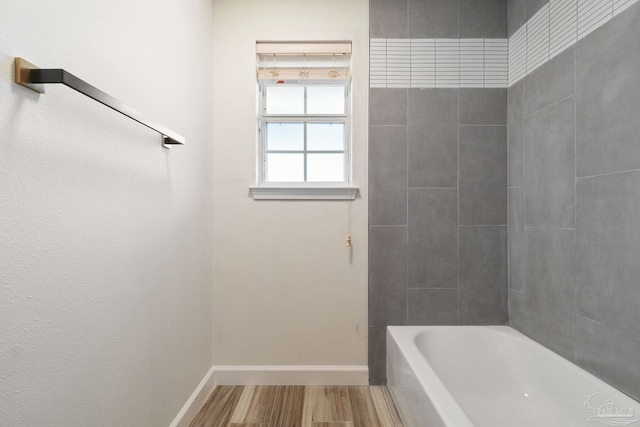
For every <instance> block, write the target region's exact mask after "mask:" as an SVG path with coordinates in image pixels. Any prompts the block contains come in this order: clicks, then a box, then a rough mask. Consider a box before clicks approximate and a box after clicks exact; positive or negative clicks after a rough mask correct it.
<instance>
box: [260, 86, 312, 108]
mask: <svg viewBox="0 0 640 427" xmlns="http://www.w3.org/2000/svg"><path fill="white" fill-rule="evenodd" d="M267 114H304V88H303V87H291V86H267Z"/></svg>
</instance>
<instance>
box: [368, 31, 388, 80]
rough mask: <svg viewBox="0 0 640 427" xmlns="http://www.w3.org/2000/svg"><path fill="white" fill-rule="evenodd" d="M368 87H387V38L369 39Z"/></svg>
mask: <svg viewBox="0 0 640 427" xmlns="http://www.w3.org/2000/svg"><path fill="white" fill-rule="evenodd" d="M369 87H371V88H386V87H387V39H371V40H369Z"/></svg>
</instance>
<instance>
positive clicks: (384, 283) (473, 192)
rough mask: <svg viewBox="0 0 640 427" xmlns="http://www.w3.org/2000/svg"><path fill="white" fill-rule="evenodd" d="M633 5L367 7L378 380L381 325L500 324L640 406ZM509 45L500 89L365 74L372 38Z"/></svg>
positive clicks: (637, 17) (373, 375)
mask: <svg viewBox="0 0 640 427" xmlns="http://www.w3.org/2000/svg"><path fill="white" fill-rule="evenodd" d="M634 3H635V2H634V1H623V0H614V1H612V0H605V1H602V0H599V1H597V2H589V5H587V3H585V2H583V1H582V0H554V1H552V2H550V3H548V2H544V1H540V0H509V1H498V0H495V1H494V0H482V1H477V0H459V1H448V0H420V1H418V0H404V1H400V0H398V1H383V0H372V1H371V3H370V6H371V15H370V16H371V17H370V19H371V35H370V36H371V38H372V53H371V55H372V65H371V66H372V71H371V74H372V77H371V86H372V87H371V89H370V119H369V125H370V136H369V145H370V147H369V149H370V155H369V173H370V178H369V182H370V209H369V234H370V255H369V365H370V381H371V383H372V384H380V383H383V382H384V381H385V368H384V360H385V348H384V343H385V339H384V338H385V335H384V331H385V327H386V326H387V325H407V324H408V325H434V324H449V325H455V324H502V323H507V322H508V323H510V324H511V325H512V326H514V327H515V328H517V329H518V330H520V331H521V332H523V333H525V334H526V335H529V336H530V337H532V338H534V339H535V340H537V341H539V342H540V343H542V344H543V345H545V346H547V347H549V348H551V349H552V350H554V351H556V352H557V353H559V354H561V355H562V356H564V357H565V358H567V359H569V360H571V361H573V362H575V363H577V364H578V365H580V366H582V367H584V368H585V369H587V370H589V371H590V372H592V373H594V374H596V375H597V376H599V377H600V378H602V379H604V380H606V381H608V382H610V383H611V384H613V385H614V386H616V387H617V388H619V389H621V390H622V391H624V392H626V393H628V394H630V395H631V396H633V397H635V398H636V399H638V398H639V397H640V386H639V384H640V328H639V327H638V326H637V325H640V315H639V314H638V310H637V307H638V306H639V305H640V292H638V291H639V290H640V287H639V285H638V282H637V279H636V278H637V277H640V274H639V273H640V271H637V270H638V267H636V265H638V263H637V260H638V259H640V232H638V230H640V220H638V219H637V215H635V213H636V212H637V211H638V210H639V209H638V208H640V191H637V188H640V185H639V184H640V173H639V172H638V170H640V149H639V146H638V135H640V122H639V121H638V120H637V119H638V117H640V85H638V80H639V78H638V73H637V70H638V69H640V46H639V45H638V43H637V40H638V39H639V37H640V6H639V5H638V4H634ZM585 5H586V6H585ZM585 7H592V8H594V9H593V10H595V11H594V12H590V11H587V10H586V9H585ZM507 22H508V24H507ZM560 35H562V36H560ZM506 37H510V45H509V71H510V73H509V82H508V84H507V85H504V86H505V88H495V87H494V88H490V87H489V85H486V84H485V85H484V86H483V87H480V88H466V87H464V82H463V81H462V79H461V78H460V79H459V80H458V81H457V85H455V84H451V85H450V86H452V87H437V86H438V85H436V87H435V88H417V87H403V88H400V87H396V86H394V85H393V83H394V79H396V77H391V78H388V79H387V80H386V81H385V82H386V83H387V84H386V85H385V86H380V85H379V83H380V79H379V78H378V81H375V79H374V77H375V76H374V74H375V73H376V70H374V66H375V63H374V58H373V55H375V53H376V52H375V47H374V45H375V41H376V39H378V40H379V39H410V40H412V41H413V40H421V41H422V42H424V40H425V39H428V40H429V39H434V40H436V42H437V40H438V39H442V38H446V39H452V38H459V39H461V40H460V42H459V45H460V46H462V45H463V40H462V39H465V40H466V39H474V40H478V39H485V40H487V39H501V38H506ZM423 44H424V43H423ZM388 45H389V43H387V46H388ZM485 45H486V42H485ZM459 52H460V53H459V55H460V57H459V58H460V62H459V63H458V67H459V71H458V73H459V76H462V75H463V72H464V64H462V55H463V51H462V47H461V48H460V51H459ZM385 59H386V61H387V63H389V64H391V63H392V62H394V61H395V57H394V56H393V55H390V54H389V48H387V52H386V57H385ZM436 59H437V58H436ZM485 59H486V56H485ZM390 60H391V62H389V61H390ZM391 65H394V64H391ZM390 69H391V67H389V66H387V68H386V71H387V72H388V71H389V70H390ZM485 71H486V64H485ZM388 74H389V75H390V76H391V75H395V74H397V73H388ZM388 82H391V83H392V84H388ZM485 82H486V80H485ZM409 83H410V84H409V86H411V83H412V81H411V80H410V81H409ZM454 83H455V82H454ZM376 84H378V86H377V87H375V86H376ZM456 86H457V87H456ZM507 86H509V87H508V89H507V88H506V87H507ZM507 135H508V136H507ZM507 224H508V227H507ZM507 228H508V236H507ZM507 242H508V243H507ZM507 247H508V251H507ZM507 252H508V255H507ZM507 260H508V261H507ZM507 300H508V303H507ZM507 305H508V308H507Z"/></svg>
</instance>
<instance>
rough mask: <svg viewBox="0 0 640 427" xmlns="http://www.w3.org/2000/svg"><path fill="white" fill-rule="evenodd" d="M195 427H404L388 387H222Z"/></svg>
mask: <svg viewBox="0 0 640 427" xmlns="http://www.w3.org/2000/svg"><path fill="white" fill-rule="evenodd" d="M190 427H402V423H401V422H400V417H399V416H398V413H397V412H396V408H395V406H394V404H393V401H392V400H391V396H389V392H388V391H387V388H386V387H374V386H370V387H367V386H217V387H216V388H215V389H214V390H213V392H212V393H211V396H210V397H209V400H208V401H207V403H206V404H205V405H204V407H203V408H202V409H201V410H200V412H199V413H198V415H196V417H195V418H194V419H193V421H192V422H191V424H190Z"/></svg>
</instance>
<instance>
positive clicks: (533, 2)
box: [524, 0, 549, 21]
mask: <svg viewBox="0 0 640 427" xmlns="http://www.w3.org/2000/svg"><path fill="white" fill-rule="evenodd" d="M548 3H549V0H525V17H524V18H525V21H528V20H529V19H531V18H533V16H534V15H535V14H536V13H538V12H539V11H540V9H542V8H543V7H544V6H545V5H546V4H548Z"/></svg>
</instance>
